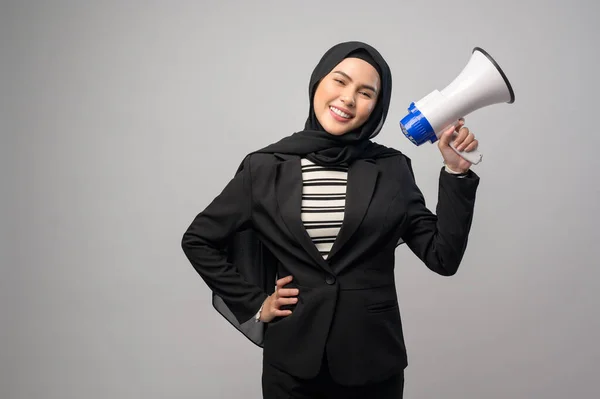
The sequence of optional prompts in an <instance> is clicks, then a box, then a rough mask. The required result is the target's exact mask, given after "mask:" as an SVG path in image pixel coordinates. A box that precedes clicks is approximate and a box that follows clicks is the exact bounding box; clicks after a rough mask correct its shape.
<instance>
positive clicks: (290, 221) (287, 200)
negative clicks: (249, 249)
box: [275, 154, 332, 273]
mask: <svg viewBox="0 0 600 399" xmlns="http://www.w3.org/2000/svg"><path fill="white" fill-rule="evenodd" d="M275 155H276V156H277V157H279V158H280V159H283V160H284V162H281V163H279V164H278V168H279V169H278V171H277V178H276V182H275V185H276V187H275V190H276V193H277V194H276V196H277V203H278V205H279V210H280V214H281V217H282V219H283V221H284V223H285V225H286V226H287V228H288V230H289V231H290V232H291V233H292V234H293V235H294V237H295V238H296V241H297V242H298V243H299V244H300V245H301V246H302V248H304V250H305V251H306V252H307V253H308V254H309V255H310V256H311V257H312V258H313V259H314V260H315V262H316V263H317V264H318V265H319V266H321V267H322V268H323V269H325V270H326V271H328V272H330V273H331V272H332V270H331V267H330V266H329V264H328V263H327V262H326V261H325V260H324V259H323V256H322V255H321V254H320V253H319V250H318V249H317V247H316V246H315V244H314V243H313V241H312V239H311V238H310V236H309V235H308V232H307V231H306V228H305V227H304V224H303V223H302V215H301V212H302V167H301V165H300V158H299V157H298V156H293V155H287V154H275Z"/></svg>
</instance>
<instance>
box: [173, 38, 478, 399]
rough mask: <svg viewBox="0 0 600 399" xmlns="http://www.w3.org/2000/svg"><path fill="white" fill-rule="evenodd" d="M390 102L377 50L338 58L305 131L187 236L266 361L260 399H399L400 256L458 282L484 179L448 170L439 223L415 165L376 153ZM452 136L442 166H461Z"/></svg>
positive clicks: (356, 50)
mask: <svg viewBox="0 0 600 399" xmlns="http://www.w3.org/2000/svg"><path fill="white" fill-rule="evenodd" d="M391 91H392V75H391V71H390V69H389V67H388V65H387V63H386V62H385V60H384V59H383V57H382V56H381V54H380V53H379V52H378V51H377V50H375V49H374V48H373V47H371V46H369V45H367V44H365V43H360V42H346V43H340V44H338V45H336V46H334V47H332V48H331V49H329V50H328V51H327V52H326V53H325V54H324V55H323V57H322V58H321V60H320V61H319V63H318V64H317V66H316V67H315V69H314V71H313V73H312V75H311V77H310V84H309V96H310V102H309V104H310V110H309V113H308V118H307V120H306V123H305V126H304V129H303V130H302V131H299V132H297V133H294V134H292V135H290V136H287V137H284V138H283V139H281V140H280V141H278V142H276V143H273V144H271V145H269V146H267V147H265V148H263V149H260V150H258V151H254V152H252V153H250V154H248V156H246V157H245V158H244V160H243V161H242V163H241V165H240V168H239V169H238V172H237V173H236V175H235V177H234V178H233V179H232V180H231V181H230V182H229V184H227V186H226V187H225V189H224V190H223V192H222V193H221V194H220V195H219V196H217V197H216V198H215V199H214V201H213V202H212V203H211V204H210V205H209V206H208V207H207V208H206V209H205V210H204V211H202V212H201V213H200V214H198V215H197V216H196V218H195V219H194V221H193V222H192V224H191V225H190V227H189V228H188V230H187V231H186V233H185V234H184V237H183V240H182V247H183V250H184V252H185V254H186V255H187V257H188V259H189V260H190V261H191V263H192V265H193V266H194V268H195V269H196V270H197V271H198V273H199V274H200V275H201V276H202V278H203V279H204V280H205V281H206V283H207V284H208V286H209V287H210V288H211V290H212V291H213V304H214V306H215V308H216V309H217V310H218V311H219V312H220V313H221V314H222V315H223V316H225V317H226V318H227V319H228V320H229V322H231V323H232V324H233V325H234V326H235V327H236V328H238V330H240V331H241V332H243V333H244V334H245V335H246V336H247V337H248V338H249V339H251V340H252V341H253V342H254V343H256V344H257V345H259V346H261V347H263V348H264V356H263V374H262V388H263V395H264V398H271V399H274V398H288V397H292V395H293V397H294V398H320V397H327V398H329V397H331V398H341V397H343V398H365V399H366V398H379V399H387V398H395V399H397V398H401V397H402V392H403V389H404V388H403V387H404V368H405V367H406V366H407V365H408V362H407V354H406V349H405V346H404V336H403V332H402V322H401V318H400V311H399V306H398V304H397V295H396V287H395V285H394V283H393V282H394V281H395V277H394V251H395V249H396V247H397V246H398V243H400V242H405V243H406V244H407V246H408V247H409V248H410V249H411V250H412V251H413V252H414V253H415V254H416V255H417V256H418V257H419V258H420V259H421V260H422V261H423V263H425V264H426V265H427V267H429V268H430V269H431V270H433V271H434V272H436V273H438V274H441V275H445V276H449V275H452V274H454V273H456V270H457V269H458V266H459V263H460V261H461V258H462V256H463V253H464V251H465V248H466V242H467V237H468V233H469V229H470V225H471V219H472V215H473V208H474V199H475V191H476V189H477V186H478V182H479V178H478V177H477V175H475V173H473V172H472V171H469V172H468V173H464V174H461V175H458V176H457V175H456V174H452V173H450V172H449V171H448V170H446V169H442V170H441V171H440V190H442V191H443V193H444V195H441V196H440V202H439V203H438V207H437V210H438V215H439V218H438V216H436V215H435V214H433V213H432V212H431V211H430V210H429V209H427V208H426V206H425V201H424V199H423V195H422V194H421V191H420V190H419V188H418V187H417V185H416V182H415V179H414V175H413V171H412V167H411V163H410V160H409V159H408V158H407V157H406V156H404V155H403V154H402V153H401V152H400V151H398V150H395V149H393V148H388V147H385V146H382V145H379V144H377V143H374V142H373V141H371V139H372V138H374V137H375V136H377V134H379V132H380V131H381V128H382V126H383V123H384V122H385V120H386V116H387V112H388V107H389V104H390V98H391ZM448 137H449V136H448V135H447V136H446V137H445V140H440V142H441V143H442V144H441V147H440V149H441V150H443V151H445V153H444V152H443V153H444V154H449V155H445V157H444V159H445V160H446V161H448V158H447V157H448V156H456V157H458V155H456V153H455V152H454V151H453V150H452V149H451V148H450V147H449V145H448ZM459 138H460V135H459ZM462 140H463V141H465V142H466V141H468V140H471V142H472V140H473V138H472V137H471V138H469V139H468V140H467V135H466V133H465V132H464V131H463V133H462ZM255 254H260V256H254V255H255ZM292 314H293V315H294V316H293V317H290V316H291V315H292Z"/></svg>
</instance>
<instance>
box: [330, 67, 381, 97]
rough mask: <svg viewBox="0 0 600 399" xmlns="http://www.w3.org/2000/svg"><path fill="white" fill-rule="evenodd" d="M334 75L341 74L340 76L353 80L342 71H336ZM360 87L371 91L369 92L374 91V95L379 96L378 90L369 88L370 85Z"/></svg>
mask: <svg viewBox="0 0 600 399" xmlns="http://www.w3.org/2000/svg"><path fill="white" fill-rule="evenodd" d="M333 73H339V74H340V75H342V76H344V77H345V78H346V79H348V80H349V81H352V78H351V77H350V76H348V74H347V73H345V72H342V71H334V72H333ZM360 87H361V88H364V89H369V90H372V91H373V93H375V94H377V89H375V88H374V87H373V86H369V85H361V86H360Z"/></svg>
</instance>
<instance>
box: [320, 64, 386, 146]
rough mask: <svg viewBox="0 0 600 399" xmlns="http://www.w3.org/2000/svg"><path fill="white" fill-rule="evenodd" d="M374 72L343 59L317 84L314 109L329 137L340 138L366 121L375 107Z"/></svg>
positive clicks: (377, 80) (376, 80) (375, 73)
mask: <svg viewBox="0 0 600 399" xmlns="http://www.w3.org/2000/svg"><path fill="white" fill-rule="evenodd" d="M379 85H380V80H379V74H378V73H377V70H376V69H375V68H373V66H371V64H369V63H368V62H366V61H364V60H361V59H359V58H345V59H344V60H343V61H342V62H340V63H339V64H338V65H337V66H336V67H335V68H333V69H332V71H331V72H330V73H329V74H328V75H327V76H325V77H324V78H323V79H322V80H321V82H320V83H319V85H318V87H317V90H316V91H315V97H314V101H313V107H314V111H315V115H316V117H317V120H318V121H319V123H320V124H321V126H323V128H324V129H325V130H326V131H327V132H328V133H330V134H333V135H336V136H341V135H343V134H345V133H348V132H349V131H351V130H354V129H356V128H358V127H360V126H361V125H362V124H363V123H365V122H366V121H367V119H369V116H370V115H371V112H373V109H374V108H375V104H376V103H377V95H378V93H379V89H380V87H379Z"/></svg>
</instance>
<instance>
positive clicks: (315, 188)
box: [301, 158, 348, 259]
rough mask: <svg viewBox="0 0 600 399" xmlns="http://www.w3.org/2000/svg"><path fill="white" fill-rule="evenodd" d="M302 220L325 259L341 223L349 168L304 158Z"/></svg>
mask: <svg viewBox="0 0 600 399" xmlns="http://www.w3.org/2000/svg"><path fill="white" fill-rule="evenodd" d="M301 162H302V214H301V215H302V223H303V224H304V227H305V228H306V231H307V232H308V235H309V236H310V237H311V238H312V240H313V243H314V244H315V246H316V247H317V249H318V250H319V253H320V254H321V255H322V256H323V258H324V259H327V256H328V254H329V251H331V247H332V246H333V242H334V241H335V239H336V238H337V235H338V233H339V231H340V228H341V227H342V221H343V220H344V210H345V207H346V185H347V182H348V168H347V167H344V166H320V165H315V164H314V163H312V162H311V161H309V160H308V159H306V158H302V161H301Z"/></svg>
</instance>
